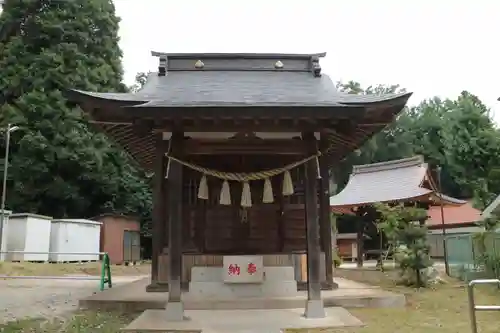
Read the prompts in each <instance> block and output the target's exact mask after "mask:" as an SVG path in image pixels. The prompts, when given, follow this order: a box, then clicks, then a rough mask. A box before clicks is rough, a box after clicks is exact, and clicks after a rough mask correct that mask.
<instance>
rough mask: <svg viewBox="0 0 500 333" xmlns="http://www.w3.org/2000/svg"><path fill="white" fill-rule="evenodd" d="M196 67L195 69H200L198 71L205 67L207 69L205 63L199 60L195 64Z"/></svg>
mask: <svg viewBox="0 0 500 333" xmlns="http://www.w3.org/2000/svg"><path fill="white" fill-rule="evenodd" d="M194 67H195V68H198V69H202V68H203V67H205V64H204V63H203V61H201V60H198V61H197V62H196V63H195V64H194Z"/></svg>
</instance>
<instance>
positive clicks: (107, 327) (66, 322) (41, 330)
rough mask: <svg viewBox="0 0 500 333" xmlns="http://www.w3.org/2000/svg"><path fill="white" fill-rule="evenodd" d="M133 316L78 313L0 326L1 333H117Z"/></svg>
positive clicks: (92, 312)
mask: <svg viewBox="0 0 500 333" xmlns="http://www.w3.org/2000/svg"><path fill="white" fill-rule="evenodd" d="M133 318H134V316H133V315H126V314H122V313H114V312H94V311H79V312H77V313H75V314H73V315H71V316H68V317H60V318H56V319H52V320H50V321H42V320H30V319H28V320H19V321H15V322H10V323H8V324H4V325H0V332H2V333H28V332H29V333H31V332H33V333H34V332H36V333H45V332H47V333H55V332H61V333H117V332H119V331H120V330H121V329H122V328H123V327H125V326H126V325H127V324H128V323H130V322H131V321H132V320H133Z"/></svg>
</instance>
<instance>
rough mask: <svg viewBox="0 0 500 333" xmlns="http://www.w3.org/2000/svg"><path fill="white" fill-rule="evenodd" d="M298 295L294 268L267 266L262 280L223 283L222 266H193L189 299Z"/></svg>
mask: <svg viewBox="0 0 500 333" xmlns="http://www.w3.org/2000/svg"><path fill="white" fill-rule="evenodd" d="M297 295H298V291H297V281H296V280H295V276H294V270H293V267H264V280H263V282H262V283H239V284H234V283H224V279H223V269H222V268H221V267H193V268H192V271H191V282H190V283H189V292H188V294H187V295H186V296H188V297H190V298H217V299H237V298H242V297H243V298H258V297H266V296H267V297H295V296H297Z"/></svg>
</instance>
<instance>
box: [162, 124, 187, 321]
mask: <svg viewBox="0 0 500 333" xmlns="http://www.w3.org/2000/svg"><path fill="white" fill-rule="evenodd" d="M171 140H172V141H171V145H170V147H171V151H170V154H172V156H175V157H178V158H182V153H183V142H184V134H183V133H182V132H174V133H172V138H171ZM182 178H183V177H182V165H181V164H180V163H177V162H175V161H173V160H170V164H169V173H168V208H169V233H168V236H169V240H168V262H169V265H168V266H169V267H168V268H169V281H168V284H169V285H168V301H167V307H166V315H167V320H169V321H182V320H184V306H183V304H182V300H181V279H182Z"/></svg>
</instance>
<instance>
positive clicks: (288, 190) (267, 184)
mask: <svg viewBox="0 0 500 333" xmlns="http://www.w3.org/2000/svg"><path fill="white" fill-rule="evenodd" d="M169 151H170V147H169ZM320 155H321V153H320V152H318V153H317V154H315V155H312V156H309V157H306V158H304V159H302V160H300V161H297V162H293V163H290V164H288V165H285V166H284V167H282V168H276V169H271V170H266V171H259V172H252V173H246V172H221V171H217V170H213V169H208V168H204V167H201V166H199V165H196V164H193V163H189V162H186V161H182V160H179V159H178V158H175V157H173V156H170V155H168V154H167V155H166V156H167V158H168V162H169V164H167V174H166V178H168V170H169V165H170V161H171V160H172V161H175V162H177V163H180V164H182V165H183V166H185V167H188V168H190V169H192V170H195V171H198V172H200V173H202V177H201V179H200V185H199V188H198V198H199V199H203V200H207V199H208V193H209V191H208V184H207V176H211V177H214V178H218V179H221V180H223V182H222V188H221V192H220V198H219V203H220V204H221V205H231V191H230V185H229V181H237V182H240V183H242V184H243V186H242V193H241V202H240V205H241V206H242V207H251V206H252V194H251V190H250V181H256V180H264V191H263V195H262V202H264V203H272V202H273V201H274V194H273V187H272V183H271V179H270V178H272V177H275V176H277V175H280V174H283V188H282V193H283V195H284V196H290V195H292V194H293V193H294V188H293V182H292V176H291V174H290V170H291V169H293V168H296V167H298V166H300V165H302V164H304V163H306V162H308V161H310V160H312V159H316V163H317V168H318V177H319V161H318V156H320Z"/></svg>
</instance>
